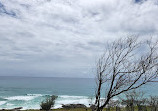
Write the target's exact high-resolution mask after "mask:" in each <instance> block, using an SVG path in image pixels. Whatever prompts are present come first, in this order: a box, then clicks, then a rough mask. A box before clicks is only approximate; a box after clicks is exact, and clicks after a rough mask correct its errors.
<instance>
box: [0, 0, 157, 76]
mask: <svg viewBox="0 0 158 111" xmlns="http://www.w3.org/2000/svg"><path fill="white" fill-rule="evenodd" d="M157 13H158V2H157V0H121V1H119V0H29V1H28V0H9V1H7V0H1V1H0V21H1V22H0V61H1V63H0V66H1V68H0V70H1V71H2V70H6V69H9V68H10V70H14V71H13V72H14V74H13V75H16V73H17V72H18V71H19V72H23V71H25V72H28V73H30V74H34V75H36V76H37V75H38V76H43V73H44V72H45V73H46V74H45V75H46V76H59V75H61V76H64V74H66V76H75V77H76V76H80V75H81V76H83V77H85V76H86V77H89V76H90V77H91V75H90V73H91V71H89V70H91V68H92V67H93V65H94V64H95V59H96V58H97V57H98V56H99V55H100V53H102V51H103V50H104V44H105V43H106V41H111V40H113V39H116V38H118V37H122V36H126V35H127V34H139V35H141V36H143V37H149V36H150V35H151V34H152V35H157V32H158V22H157V20H158V14H157ZM9 63H10V64H14V65H10V64H9ZM3 64H5V65H3ZM87 70H88V71H87ZM3 72H5V71H3ZM85 72H87V73H85ZM11 73H12V71H6V72H5V74H6V75H7V74H8V75H12V74H11ZM37 73H38V74H37ZM19 75H20V74H19ZM21 75H22V74H21ZM24 75H27V73H25V74H24Z"/></svg>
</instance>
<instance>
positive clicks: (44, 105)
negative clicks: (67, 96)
mask: <svg viewBox="0 0 158 111" xmlns="http://www.w3.org/2000/svg"><path fill="white" fill-rule="evenodd" d="M56 99H57V96H55V95H52V96H51V97H48V98H47V99H46V100H45V101H42V102H41V104H40V106H41V109H42V110H46V111H48V110H50V109H51V108H52V107H53V106H54V104H55V100H56Z"/></svg>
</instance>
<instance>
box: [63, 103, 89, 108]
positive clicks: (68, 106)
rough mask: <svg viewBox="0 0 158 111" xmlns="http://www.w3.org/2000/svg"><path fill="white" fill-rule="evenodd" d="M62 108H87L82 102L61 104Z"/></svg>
mask: <svg viewBox="0 0 158 111" xmlns="http://www.w3.org/2000/svg"><path fill="white" fill-rule="evenodd" d="M62 108H67V109H68V108H87V107H86V106H85V105H84V104H66V105H64V104H62Z"/></svg>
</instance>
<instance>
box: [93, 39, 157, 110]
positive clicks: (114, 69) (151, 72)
mask: <svg viewBox="0 0 158 111" xmlns="http://www.w3.org/2000/svg"><path fill="white" fill-rule="evenodd" d="M157 45H158V42H155V43H153V42H151V41H149V40H148V41H146V42H142V41H140V40H138V39H137V38H136V37H128V38H125V39H119V40H116V41H114V42H112V43H111V44H109V45H108V46H107V48H106V51H105V53H104V54H103V55H102V56H101V57H100V58H99V60H98V62H97V69H96V70H97V77H96V82H97V89H96V100H95V106H96V110H97V111H102V110H103V108H104V107H105V106H107V104H108V103H109V101H110V100H111V99H112V98H113V97H115V96H118V95H120V94H122V93H124V92H127V91H130V90H133V89H137V88H139V87H141V86H142V85H144V84H146V83H148V82H154V80H155V79H156V78H157V77H158V54H157V53H158V50H157ZM103 96H104V99H103V100H102V97H103Z"/></svg>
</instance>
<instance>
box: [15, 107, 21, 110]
mask: <svg viewBox="0 0 158 111" xmlns="http://www.w3.org/2000/svg"><path fill="white" fill-rule="evenodd" d="M22 108H23V107H18V108H14V109H17V110H20V109H22Z"/></svg>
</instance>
